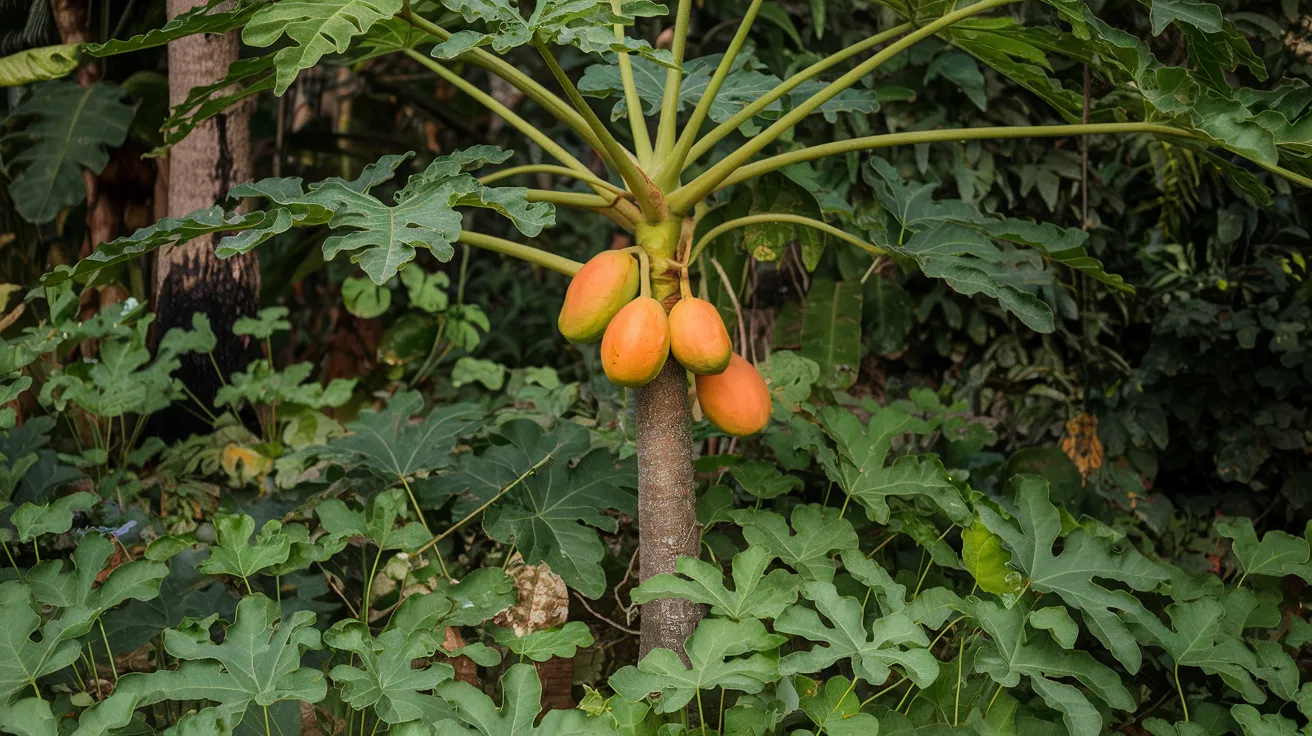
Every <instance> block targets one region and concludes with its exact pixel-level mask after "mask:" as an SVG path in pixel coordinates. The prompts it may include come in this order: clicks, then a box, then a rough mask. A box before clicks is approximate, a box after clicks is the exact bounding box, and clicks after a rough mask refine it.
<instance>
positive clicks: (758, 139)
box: [668, 0, 1021, 214]
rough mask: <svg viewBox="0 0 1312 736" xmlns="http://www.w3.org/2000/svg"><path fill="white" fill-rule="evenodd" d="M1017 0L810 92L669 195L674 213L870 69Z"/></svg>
mask: <svg viewBox="0 0 1312 736" xmlns="http://www.w3.org/2000/svg"><path fill="white" fill-rule="evenodd" d="M1017 2H1021V0H981V2H979V3H976V4H974V5H971V6H970V7H967V8H962V9H961V10H958V11H955V12H952V13H948V14H947V15H945V16H943V17H941V18H939V19H938V20H935V21H934V22H933V23H929V24H927V25H925V26H924V27H922V28H918V29H916V30H915V31H912V32H911V33H908V34H907V35H905V36H903V37H902V38H900V39H898V40H897V41H895V42H893V43H891V44H889V45H888V46H887V47H886V48H884V50H882V51H880V52H879V53H877V54H875V55H874V56H872V57H870V58H869V59H866V60H865V61H864V62H862V63H861V64H859V65H857V66H856V67H855V68H853V69H852V70H851V71H849V72H848V73H847V74H844V75H843V76H841V77H839V78H838V79H837V80H836V81H833V82H830V83H829V84H828V85H827V86H826V87H825V88H824V89H822V90H820V91H819V92H817V93H815V94H814V95H811V97H809V98H807V100H806V102H803V103H802V104H800V105H798V106H797V107H795V108H793V109H792V110H790V111H789V112H788V114H786V115H784V116H783V117H782V118H779V120H777V121H775V123H774V124H773V125H771V126H770V127H768V128H766V129H765V130H764V131H762V132H760V133H758V134H757V135H756V136H754V137H753V138H752V139H751V140H749V141H747V142H746V143H744V144H743V145H742V146H741V147H739V148H738V150H736V151H734V152H733V153H731V154H729V155H728V156H726V157H725V158H724V160H722V161H720V162H719V163H717V164H716V165H714V166H712V167H711V168H710V170H708V171H707V172H706V173H704V174H702V175H701V176H699V177H697V178H696V179H694V180H693V181H691V182H690V183H688V184H687V185H685V186H683V187H680V188H679V189H677V190H675V191H674V192H672V193H671V194H670V196H669V198H668V199H669V206H670V211H671V212H674V213H675V214H683V213H685V212H687V211H688V210H689V209H691V208H692V206H693V205H694V204H696V203H697V202H698V201H700V200H701V199H702V198H703V197H705V196H707V195H708V194H710V193H711V192H713V191H715V189H716V188H717V187H718V186H719V184H720V182H722V181H724V180H725V179H726V178H728V177H729V176H730V175H731V174H733V173H734V171H736V170H737V169H738V168H739V167H740V166H744V165H746V164H747V162H748V161H750V160H751V159H752V157H753V156H755V155H756V154H758V153H760V152H761V150H762V149H764V148H765V147H766V146H768V145H770V144H771V143H772V142H774V141H775V139H777V138H778V137H779V136H781V135H783V134H784V133H785V132H787V131H788V130H790V129H791V128H792V127H793V126H794V125H797V123H798V122H800V121H801V120H802V119H803V118H805V117H806V116H808V115H810V114H811V113H813V112H815V111H816V110H817V109H819V108H820V106H821V105H823V104H825V103H826V102H828V101H829V100H831V99H833V98H834V97H836V96H837V95H838V94H839V93H841V92H843V90H846V89H848V88H849V87H851V86H852V85H854V84H856V83H857V82H858V81H860V80H861V78H862V77H865V76H866V75H867V74H869V73H870V72H872V71H874V70H875V69H877V68H879V66H880V65H882V64H883V63H884V62H886V61H888V60H889V59H892V58H893V57H894V56H897V55H898V54H900V53H902V52H903V51H905V50H906V49H908V48H910V47H912V46H914V45H915V44H916V43H918V42H920V41H922V40H924V39H926V38H929V37H930V36H933V35H934V34H935V33H938V32H939V31H941V30H943V29H945V28H947V27H949V26H951V25H952V24H954V23H957V22H960V21H963V20H965V19H967V18H970V17H972V16H975V15H979V14H980V13H983V12H985V11H988V10H992V9H993V8H998V7H1001V6H1003V5H1010V4H1011V3H1017Z"/></svg>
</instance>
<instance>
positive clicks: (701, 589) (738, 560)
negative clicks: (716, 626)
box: [630, 546, 800, 621]
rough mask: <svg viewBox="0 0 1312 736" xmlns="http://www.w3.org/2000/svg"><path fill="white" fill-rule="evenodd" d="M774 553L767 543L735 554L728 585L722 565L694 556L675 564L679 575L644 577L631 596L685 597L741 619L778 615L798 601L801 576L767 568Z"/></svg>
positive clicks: (641, 598)
mask: <svg viewBox="0 0 1312 736" xmlns="http://www.w3.org/2000/svg"><path fill="white" fill-rule="evenodd" d="M773 560H774V555H773V554H771V553H770V552H769V551H767V550H766V549H764V548H763V547H757V546H750V547H748V548H747V549H745V550H743V551H742V552H739V553H738V554H736V555H734V558H733V585H734V589H733V590H729V589H728V588H727V587H726V586H725V584H724V574H723V573H722V572H721V571H720V568H719V567H717V566H715V565H711V564H709V563H706V562H702V561H701V560H697V559H694V558H691V557H680V558H679V559H678V561H677V562H676V563H675V569H676V570H677V571H678V574H677V575H676V574H671V573H662V574H660V575H653V576H652V577H650V578H647V579H646V580H644V581H642V584H641V585H639V586H638V587H637V588H634V589H633V592H632V593H631V594H630V597H631V598H632V600H633V602H634V603H646V602H648V601H652V600H656V599H658V598H683V599H685V600H689V601H692V602H694V603H701V604H704V605H708V606H710V607H711V615H713V616H724V617H726V618H731V619H733V620H735V621H742V620H745V619H752V618H764V619H773V618H775V617H777V616H778V615H779V614H780V613H781V612H782V611H783V610H784V609H785V608H787V607H788V606H789V605H791V604H792V603H793V602H794V601H796V600H797V590H798V584H799V582H800V581H799V579H798V577H797V576H796V575H793V574H792V573H790V572H788V571H787V570H772V571H771V572H770V573H769V574H768V575H767V574H766V573H765V569H766V568H767V567H769V566H770V563H771V562H772V561H773Z"/></svg>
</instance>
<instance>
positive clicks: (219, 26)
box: [82, 0, 273, 56]
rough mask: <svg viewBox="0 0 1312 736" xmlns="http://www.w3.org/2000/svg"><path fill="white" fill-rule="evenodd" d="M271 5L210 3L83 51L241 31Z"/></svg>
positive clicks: (121, 50)
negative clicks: (167, 20) (138, 32)
mask: <svg viewBox="0 0 1312 736" xmlns="http://www.w3.org/2000/svg"><path fill="white" fill-rule="evenodd" d="M272 2H273V0H238V2H236V3H233V2H230V1H229V0H209V2H207V3H205V4H204V5H199V6H197V7H194V8H192V9H191V10H188V11H186V12H185V13H179V14H178V15H176V16H174V17H173V19H172V20H170V21H169V22H167V23H165V24H164V25H163V26H160V27H159V28H153V29H151V30H149V31H147V32H145V33H142V34H138V35H136V36H133V37H131V38H128V39H113V40H110V41H105V42H104V43H89V44H85V45H84V46H83V47H82V51H83V52H84V53H85V54H86V55H87V56H114V55H116V54H128V53H132V52H133V51H142V50H144V49H149V48H154V47H156V46H163V45H164V44H166V43H168V42H169V41H173V40H175V39H179V38H185V37H187V36H194V35H196V34H198V33H214V34H223V33H227V32H228V31H231V30H234V29H237V28H241V27H242V26H243V25H245V24H246V22H247V21H248V20H250V18H251V16H253V15H255V13H256V12H258V11H259V10H260V9H261V8H263V7H264V6H266V5H269V4H271V3H272ZM220 6H223V9H222V10H218V8H219V7H220Z"/></svg>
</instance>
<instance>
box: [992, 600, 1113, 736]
mask: <svg viewBox="0 0 1312 736" xmlns="http://www.w3.org/2000/svg"><path fill="white" fill-rule="evenodd" d="M966 609H967V612H968V613H970V615H971V616H972V617H973V618H974V619H975V620H976V621H977V622H979V625H980V627H981V628H983V629H984V632H985V633H986V634H988V637H989V641H988V643H987V644H985V645H984V647H983V648H982V649H980V651H979V652H978V653H977V654H976V655H975V671H976V672H981V673H985V674H987V675H988V676H989V677H991V678H993V680H994V681H995V682H997V683H998V685H1000V686H1001V687H1004V688H1010V687H1016V686H1017V685H1019V684H1020V678H1021V677H1022V676H1024V677H1026V678H1027V679H1028V680H1029V682H1030V686H1031V687H1032V688H1034V692H1035V693H1036V694H1037V695H1038V696H1039V697H1040V698H1043V701H1044V702H1045V703H1047V704H1048V706H1049V707H1050V708H1052V709H1053V710H1056V711H1059V712H1061V714H1062V720H1063V721H1064V722H1065V724H1066V728H1067V729H1068V730H1069V731H1070V733H1071V734H1072V736H1097V734H1099V733H1101V729H1102V723H1103V720H1102V716H1101V715H1100V714H1099V712H1098V709H1097V708H1096V707H1095V706H1094V705H1093V703H1091V702H1089V699H1088V697H1087V696H1086V695H1085V694H1084V692H1082V691H1081V690H1080V689H1079V688H1077V687H1075V686H1073V685H1070V684H1067V683H1065V682H1059V681H1057V680H1054V679H1051V678H1054V677H1072V678H1075V679H1076V680H1078V681H1079V682H1080V683H1081V684H1083V685H1084V686H1085V687H1087V688H1088V689H1089V690H1091V691H1093V693H1094V694H1096V695H1097V696H1098V697H1099V698H1101V699H1102V700H1103V702H1105V703H1107V705H1109V706H1111V707H1113V708H1116V709H1117V710H1133V709H1134V699H1133V698H1131V697H1130V693H1129V691H1128V690H1126V689H1125V686H1124V685H1123V684H1121V680H1120V677H1118V676H1117V674H1116V672H1115V671H1113V670H1112V669H1110V668H1109V667H1107V666H1105V665H1103V664H1101V663H1100V662H1098V660H1096V659H1094V658H1093V657H1092V656H1091V655H1090V654H1089V653H1088V652H1083V651H1066V650H1064V649H1062V648H1060V647H1058V646H1057V645H1056V644H1054V643H1053V642H1052V640H1051V639H1049V638H1048V637H1047V635H1046V634H1038V635H1035V636H1028V637H1027V636H1026V634H1025V613H1024V611H1022V610H1021V609H1020V607H1012V608H1004V607H1003V606H1002V605H1001V604H999V603H997V602H995V601H982V600H979V599H971V600H970V601H968V603H967V606H966Z"/></svg>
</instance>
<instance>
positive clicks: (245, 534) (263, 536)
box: [196, 514, 292, 585]
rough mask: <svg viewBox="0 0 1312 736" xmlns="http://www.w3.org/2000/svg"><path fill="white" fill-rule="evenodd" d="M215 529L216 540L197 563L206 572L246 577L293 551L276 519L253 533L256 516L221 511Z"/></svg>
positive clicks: (245, 578) (200, 569) (264, 568)
mask: <svg viewBox="0 0 1312 736" xmlns="http://www.w3.org/2000/svg"><path fill="white" fill-rule="evenodd" d="M214 531H215V534H216V535H217V536H218V540H217V541H216V542H215V543H214V546H212V547H211V548H210V556H209V559H207V560H205V561H204V562H202V563H200V564H199V565H197V566H196V569H197V570H199V571H201V572H203V573H205V574H207V575H233V576H236V577H239V578H241V579H242V580H248V579H249V578H250V576H251V575H254V574H256V573H258V572H260V571H262V570H266V569H268V568H270V567H273V566H274V565H278V564H281V563H283V562H286V561H287V557H288V556H289V555H290V554H291V551H292V538H291V537H290V536H288V535H287V534H285V533H284V532H283V530H282V523H281V522H279V521H278V520H277V519H270V520H269V521H267V522H265V523H264V528H262V529H260V533H259V535H258V536H255V519H252V518H251V517H249V516H247V515H246V514H220V515H219V516H216V517H214ZM248 585H249V583H248Z"/></svg>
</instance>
